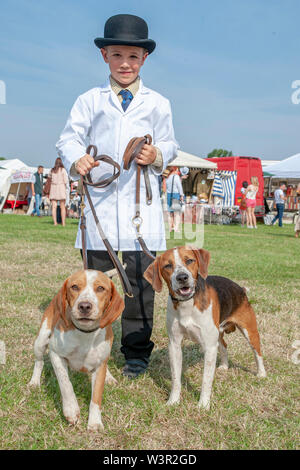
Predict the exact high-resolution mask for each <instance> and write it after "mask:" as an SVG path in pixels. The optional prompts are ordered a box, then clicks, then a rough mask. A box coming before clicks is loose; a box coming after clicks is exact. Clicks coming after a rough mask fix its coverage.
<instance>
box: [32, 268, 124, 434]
mask: <svg viewBox="0 0 300 470" xmlns="http://www.w3.org/2000/svg"><path fill="white" fill-rule="evenodd" d="M123 309H124V301H123V299H122V298H121V296H120V295H119V294H118V292H117V290H116V288H115V286H114V284H113V282H112V281H111V280H110V279H109V278H108V277H107V276H106V275H105V274H103V273H101V272H99V271H93V270H86V271H78V272H77V273H75V274H73V275H72V276H70V277H69V278H68V279H67V280H66V281H65V282H64V284H63V286H62V288H61V290H60V291H59V292H58V294H57V295H56V296H55V297H54V298H53V299H52V301H51V303H50V305H49V306H48V308H47V309H46V311H45V313H44V316H43V318H42V322H41V327H40V330H39V334H38V336H37V339H36V341H35V343H34V352H35V356H36V361H35V366H34V371H33V375H32V378H31V381H30V383H29V385H31V386H38V387H39V386H40V378H41V373H42V369H43V365H44V361H43V355H44V353H45V351H46V348H47V345H48V344H49V355H50V359H51V362H52V365H53V368H54V371H55V373H56V376H57V380H58V383H59V386H60V391H61V395H62V402H63V413H64V415H65V417H66V419H67V420H68V421H69V422H70V423H71V424H75V423H76V422H77V421H78V419H79V413H80V411H79V406H78V403H77V400H76V397H75V394H74V391H73V387H72V384H71V382H70V379H69V375H68V366H70V367H71V368H72V369H74V370H76V371H81V372H91V373H92V396H91V402H90V409H89V419H88V429H89V430H93V431H97V430H98V429H100V428H103V424H102V421H101V400H102V393H103V388H104V382H106V383H115V382H116V381H115V379H114V378H113V377H112V375H111V374H110V372H109V370H108V369H107V361H108V358H109V355H110V351H111V346H112V342H113V331H112V327H111V323H112V322H113V321H114V320H116V319H117V317H118V316H119V315H120V314H121V313H122V311H123Z"/></svg>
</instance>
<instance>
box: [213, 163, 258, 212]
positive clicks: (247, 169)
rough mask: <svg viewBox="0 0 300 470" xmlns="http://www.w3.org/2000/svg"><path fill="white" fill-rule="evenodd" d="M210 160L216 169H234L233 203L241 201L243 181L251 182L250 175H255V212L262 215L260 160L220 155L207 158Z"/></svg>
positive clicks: (238, 203) (237, 203)
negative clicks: (257, 184)
mask: <svg viewBox="0 0 300 470" xmlns="http://www.w3.org/2000/svg"><path fill="white" fill-rule="evenodd" d="M207 160H209V161H210V162H214V163H216V164H217V165H218V170H228V171H236V172H237V179H236V186H235V198H234V204H235V205H237V206H239V205H240V203H241V197H242V193H241V188H242V183H243V181H247V182H248V184H250V183H251V181H250V179H251V177H252V176H257V178H258V183H259V189H258V193H257V195H256V208H255V214H256V215H258V216H263V215H264V214H265V205H264V177H263V171H262V166H261V160H260V158H257V157H220V158H207Z"/></svg>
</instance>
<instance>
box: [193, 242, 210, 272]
mask: <svg viewBox="0 0 300 470" xmlns="http://www.w3.org/2000/svg"><path fill="white" fill-rule="evenodd" d="M193 252H194V254H195V256H196V258H197V261H198V273H199V274H200V276H201V277H202V278H203V279H206V278H207V275H208V265H209V261H210V252H209V251H207V250H202V248H201V249H200V250H195V249H193Z"/></svg>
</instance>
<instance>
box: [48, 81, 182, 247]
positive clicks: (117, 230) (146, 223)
mask: <svg viewBox="0 0 300 470" xmlns="http://www.w3.org/2000/svg"><path fill="white" fill-rule="evenodd" d="M146 134H150V135H151V136H152V144H153V145H155V146H156V147H159V149H160V150H161V152H162V156H163V169H165V167H166V166H167V163H168V162H169V161H170V160H172V159H173V158H175V157H176V153H177V149H178V144H177V142H176V140H175V137H174V130H173V124H172V114H171V108H170V103H169V101H168V100H167V99H166V98H164V97H163V96H161V95H160V94H159V93H156V92H155V91H153V90H150V89H149V88H146V87H144V85H143V83H142V81H140V87H139V90H138V92H137V94H136V95H135V97H134V98H133V100H132V102H131V103H130V105H129V107H128V108H127V110H126V111H125V112H124V111H123V108H122V106H121V103H120V102H119V100H118V97H117V95H116V94H115V93H114V91H113V90H112V89H111V86H110V82H109V80H108V81H107V83H106V84H105V85H103V86H100V87H98V88H93V89H92V90H89V91H88V92H86V93H84V94H83V95H81V96H79V98H78V99H77V100H76V102H75V104H74V106H73V108H72V110H71V113H70V116H69V118H68V121H67V124H66V126H65V128H64V130H63V132H62V134H61V136H60V139H59V141H58V143H57V151H58V154H59V156H60V157H61V158H62V161H63V164H64V166H65V168H66V170H67V171H68V172H70V168H71V165H72V164H73V163H74V162H75V161H76V160H78V159H79V158H80V157H82V156H83V155H85V153H86V148H87V146H88V145H90V144H93V145H96V146H97V148H98V155H100V154H105V155H108V156H110V157H111V158H112V159H113V160H115V161H116V162H117V163H119V165H120V166H121V175H120V177H119V178H118V179H117V180H115V181H114V182H113V183H111V184H110V186H108V187H106V188H103V189H97V188H92V187H91V186H89V192H90V195H91V197H92V201H93V204H94V206H95V209H96V212H97V215H98V218H99V221H100V224H101V226H102V229H103V231H104V233H105V234H106V236H107V238H108V240H109V241H110V243H111V245H112V247H113V249H114V250H120V251H136V250H137V251H140V250H141V248H140V245H139V243H138V242H137V240H136V231H135V228H134V227H133V225H132V218H133V217H134V215H135V186H136V163H135V162H133V164H132V165H131V168H130V170H128V171H127V170H124V169H123V162H122V158H123V154H124V151H125V148H126V146H127V144H128V142H129V140H130V139H131V138H133V137H141V136H144V135H146ZM111 173H112V167H111V166H110V165H108V164H105V163H102V162H100V165H99V167H96V168H94V169H93V170H92V172H91V176H92V179H93V181H97V180H98V179H99V178H101V179H103V178H104V177H105V176H108V175H109V174H111ZM159 174H160V173H157V172H156V171H155V169H154V168H153V167H152V166H151V165H150V166H149V176H150V182H151V188H152V193H153V199H152V204H151V205H147V204H146V191H145V185H144V178H143V176H142V177H141V217H142V219H143V223H142V225H141V233H142V236H143V238H144V240H145V242H146V244H147V246H148V248H149V249H150V250H153V251H158V250H159V251H160V250H165V249H166V242H165V229H164V220H163V212H162V205H161V201H160V195H159V186H158V175H159ZM84 210H85V215H86V225H87V236H86V240H87V241H86V243H87V249H88V250H106V248H105V247H104V244H103V242H102V240H101V237H100V235H99V233H98V230H97V227H96V224H95V221H94V217H93V214H92V212H91V209H90V207H89V204H88V202H87V201H86V208H85V209H84ZM75 247H76V248H81V233H80V229H79V227H78V233H77V239H76V243H75Z"/></svg>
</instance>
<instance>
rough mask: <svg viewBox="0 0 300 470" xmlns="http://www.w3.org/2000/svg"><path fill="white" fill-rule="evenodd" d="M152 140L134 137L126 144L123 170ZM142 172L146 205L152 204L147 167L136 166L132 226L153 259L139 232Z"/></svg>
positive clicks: (144, 248) (146, 137)
mask: <svg viewBox="0 0 300 470" xmlns="http://www.w3.org/2000/svg"><path fill="white" fill-rule="evenodd" d="M151 142H152V138H151V135H149V134H147V135H145V136H144V137H134V138H133V139H131V140H130V141H129V142H128V145H127V147H126V149H125V152H124V156H123V167H124V170H129V169H130V167H131V164H132V162H133V161H134V160H135V158H136V157H137V156H138V154H139V153H140V151H141V149H142V148H143V146H144V145H145V144H148V145H151ZM142 170H143V174H144V180H145V187H146V200H147V204H148V205H150V204H152V190H151V185H150V179H149V173H148V166H147V165H137V172H136V189H135V216H134V217H133V218H132V224H133V226H134V227H135V230H136V235H137V240H138V242H139V244H140V246H141V248H142V250H143V252H144V253H145V254H146V255H147V256H149V258H151V259H155V256H153V255H152V253H151V251H149V249H148V248H147V245H146V243H145V241H144V239H143V237H142V234H141V232H140V228H141V225H142V223H143V219H142V217H141V209H140V201H141V198H140V195H141V190H140V189H141V171H142Z"/></svg>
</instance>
